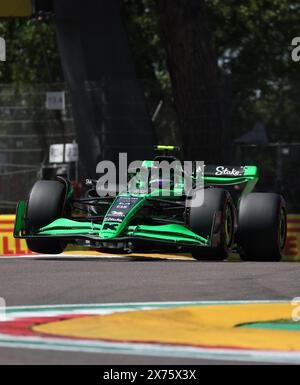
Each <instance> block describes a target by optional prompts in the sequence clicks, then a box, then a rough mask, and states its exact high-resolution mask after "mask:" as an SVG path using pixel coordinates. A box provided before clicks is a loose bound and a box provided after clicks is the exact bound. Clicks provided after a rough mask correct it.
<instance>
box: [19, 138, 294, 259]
mask: <svg viewBox="0 0 300 385" xmlns="http://www.w3.org/2000/svg"><path fill="white" fill-rule="evenodd" d="M158 149H160V150H172V147H167V146H159V147H158ZM161 161H164V162H169V163H172V162H173V161H176V158H175V157H174V156H170V155H169V153H168V154H167V155H166V154H165V153H164V155H159V156H158V157H156V158H155V159H154V160H153V161H145V162H144V163H143V165H142V168H144V169H152V168H153V167H154V166H155V165H156V164H157V162H161ZM131 176H132V175H131ZM188 178H190V179H191V181H192V183H194V181H196V179H197V178H198V180H199V175H198V174H197V170H195V169H193V172H192V173H191V174H189V175H188ZM201 178H202V181H203V184H202V185H201V187H198V188H193V189H191V191H190V192H189V193H186V192H184V190H183V188H182V183H180V181H179V182H178V181H177V183H171V184H170V183H169V184H167V183H165V182H166V181H165V180H163V179H160V178H158V180H155V183H156V184H157V186H158V187H157V188H156V190H155V191H153V189H152V190H150V191H147V189H144V190H143V189H140V190H139V192H135V193H132V192H131V193H129V192H128V190H127V191H126V192H124V193H122V192H120V193H118V194H117V195H116V196H115V197H102V196H100V195H101V194H99V190H98V189H97V187H96V186H97V185H96V183H97V182H96V181H91V180H89V181H88V183H87V184H88V185H90V189H89V191H88V192H87V193H86V195H85V197H84V198H81V199H75V198H74V196H73V189H72V187H71V185H70V183H69V182H68V181H67V180H64V179H59V180H57V181H44V180H41V181H38V182H36V184H35V185H34V186H33V188H32V190H31V192H30V194H29V197H28V199H27V201H21V202H20V203H19V205H18V208H17V216H16V223H15V231H14V235H15V237H16V238H21V239H26V240H27V244H28V247H29V249H30V250H32V251H33V252H37V253H42V254H60V253H62V252H63V251H64V249H65V247H66V246H67V244H79V245H81V246H86V247H87V248H90V249H93V250H97V251H101V252H103V251H104V252H115V253H124V252H126V253H132V252H143V253H146V252H160V253H164V252H166V253H170V252H177V253H192V255H193V257H194V258H195V259H197V260H200V261H201V260H211V261H223V260H225V259H227V258H228V256H229V254H230V253H232V252H236V253H239V254H240V256H241V258H242V259H243V260H244V261H274V262H275V261H280V260H281V258H282V255H283V252H284V248H285V243H286V234H287V219H286V207H285V202H284V199H283V198H282V196H280V195H277V194H273V193H256V192H255V193H253V192H252V191H253V189H254V187H255V185H256V183H257V181H258V171H257V168H256V167H255V166H243V167H240V166H239V167H232V166H230V167H229V166H228V167H227V166H221V165H219V166H205V168H204V173H202V174H201V175H200V179H201ZM167 182H170V181H167ZM147 183H148V185H149V184H150V185H151V184H152V183H153V181H151V180H150V181H149V180H148V182H147ZM166 186H168V187H166ZM144 187H145V186H144ZM180 189H181V193H178V192H179V191H180ZM200 196H202V197H203V204H199V205H193V204H191V202H193V201H195V200H197V199H200V198H199V197H200ZM200 200H201V199H200Z"/></svg>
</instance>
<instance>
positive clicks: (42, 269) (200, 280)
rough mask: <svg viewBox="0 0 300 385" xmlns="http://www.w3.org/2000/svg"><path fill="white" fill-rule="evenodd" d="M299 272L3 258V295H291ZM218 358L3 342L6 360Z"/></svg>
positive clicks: (19, 301)
mask: <svg viewBox="0 0 300 385" xmlns="http://www.w3.org/2000/svg"><path fill="white" fill-rule="evenodd" d="M299 277H300V264H297V263H288V262H284V263H278V264H273V263H271V264H267V263H241V262H224V263H210V262H207V263H202V262H201V263H200V262H197V261H193V260H162V259H157V258H142V257H137V258H134V257H131V258H115V257H112V258H111V257H109V258H103V257H101V258H92V257H88V256H82V257H80V258H78V257H76V258H75V257H74V258H73V257H71V256H61V257H39V256H36V257H31V258H26V259H25V258H18V257H16V258H1V257H0V297H4V298H5V300H6V303H7V305H8V306H27V305H61V304H94V303H103V304H104V303H126V302H131V303H132V302H155V301H225V300H251V301H253V300H286V301H291V300H292V299H293V298H295V297H299V296H300V279H299ZM216 363H220V362H218V361H211V360H194V359H182V358H167V357H163V358H160V357H147V356H130V355H113V354H107V355H104V354H90V353H79V352H78V353H76V352H55V351H38V350H27V349H12V348H0V364H74V365H75V364H96V365H97V364H106V365H120V364H121V365H126V364H136V365H139V364H153V365H156V364H160V365H165V364H176V365H186V364H194V365H195V364H197V365H198V364H216ZM222 363H223V362H222ZM224 363H225V364H228V363H232V362H224Z"/></svg>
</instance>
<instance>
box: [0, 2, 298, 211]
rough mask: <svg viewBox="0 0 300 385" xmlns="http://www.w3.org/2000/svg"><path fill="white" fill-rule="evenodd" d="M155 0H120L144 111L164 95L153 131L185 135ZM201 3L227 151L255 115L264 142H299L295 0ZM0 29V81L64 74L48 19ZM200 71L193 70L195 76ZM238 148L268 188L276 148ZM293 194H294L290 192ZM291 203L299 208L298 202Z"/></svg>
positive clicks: (293, 156) (290, 169)
mask: <svg viewBox="0 0 300 385" xmlns="http://www.w3.org/2000/svg"><path fill="white" fill-rule="evenodd" d="M189 1H194V0H173V1H172V2H173V3H174V6H176V7H182V9H184V7H186V6H187V4H188V3H189ZM161 2H163V0H160V1H156V0H140V1H136V0H123V12H124V20H125V22H126V25H127V30H128V35H129V39H130V44H131V47H132V51H133V54H134V57H135V63H136V69H137V72H138V76H139V78H140V79H141V80H142V82H143V87H144V91H145V95H146V98H147V101H148V104H149V111H150V112H153V111H154V110H155V107H156V105H157V104H158V102H159V101H160V100H164V101H165V107H164V110H163V112H162V114H161V116H160V118H159V119H158V122H157V123H156V125H157V133H158V139H159V140H160V141H161V142H168V143H171V142H175V141H176V142H177V143H184V135H183V132H182V121H181V120H180V114H179V113H178V112H179V111H178V108H180V106H179V105H178V103H177V104H176V100H174V98H176V92H174V82H173V83H172V80H174V79H172V66H174V65H176V63H175V64H174V63H170V58H169V57H168V50H167V49H166V41H165V39H164V37H165V31H164V28H165V25H162V23H163V21H164V20H165V16H166V15H164V14H163V12H164V11H163V8H162V7H159V6H158V4H159V3H161ZM201 3H202V1H201ZM204 3H205V6H206V14H207V21H208V26H209V29H210V31H211V35H212V47H213V50H214V52H215V54H216V57H217V62H218V68H219V72H220V79H221V81H220V85H221V87H222V88H224V89H225V92H224V93H223V95H224V99H225V101H226V103H225V106H226V111H225V112H226V119H227V124H226V136H227V141H228V143H231V147H228V149H227V151H228V152H230V153H231V154H232V161H234V160H236V159H235V158H236V157H238V156H241V155H238V154H236V151H235V148H234V146H233V144H232V143H233V142H234V140H235V139H237V138H238V137H240V136H241V135H242V134H243V133H245V132H248V131H249V130H251V129H252V128H253V127H254V125H255V124H256V123H257V122H262V123H263V124H264V125H265V128H266V132H267V135H268V138H269V142H279V141H280V142H300V130H299V127H300V114H299V105H300V95H299V88H300V71H299V63H294V62H293V61H292V60H291V50H292V47H291V46H290V44H291V41H292V39H293V38H294V37H295V36H299V33H300V27H299V20H300V3H299V1H298V0H297V1H296V0H249V1H247V2H240V1H238V0H228V1H226V2H225V1H222V0H206V1H204V0H203V4H204ZM0 35H1V36H5V37H6V39H7V41H8V45H7V49H8V52H7V56H8V61H7V65H5V66H1V67H0V82H1V83H15V84H16V85H18V84H24V83H25V84H26V83H47V82H62V81H63V80H64V79H63V74H62V70H61V66H60V58H59V54H58V50H57V43H56V36H55V27H54V23H53V21H51V20H46V21H45V20H44V21H38V20H36V19H32V20H26V19H12V20H3V21H0ZM199 38H200V37H199ZM170 74H171V75H170ZM203 75H204V74H203V73H201V72H199V77H201V76H203ZM212 86H213V85H212ZM177 93H178V91H177ZM269 152H270V155H267V154H268V153H269ZM299 152H300V150H297V151H296V150H293V149H292V150H291V151H290V153H289V159H288V161H286V162H285V161H283V165H282V167H283V170H282V172H283V174H284V175H285V179H284V184H285V190H288V192H287V194H289V190H292V189H293V188H292V186H291V185H289V183H290V182H289V180H290V179H291V177H292V176H293V173H294V170H295V168H296V167H297V166H298V163H299V160H300V155H299ZM242 156H243V159H242V160H245V161H248V160H251V157H252V161H251V163H256V162H258V163H260V164H264V165H265V169H266V171H265V172H266V174H267V175H268V173H269V176H270V178H269V179H268V178H266V180H267V181H268V184H269V186H265V188H266V189H267V188H268V187H269V188H270V187H272V188H273V187H274V186H270V185H271V184H272V183H274V184H275V185H276V181H275V179H276V175H275V174H276V167H277V166H278V164H276V149H274V151H273V150H272V151H264V149H263V148H262V149H258V150H257V149H253V150H249V151H245V152H244V153H243V155H242ZM248 158H249V159H248ZM216 161H218V159H216ZM274 175H275V176H274ZM272 178H273V179H272ZM272 180H273V182H272ZM293 183H294V181H293ZM291 199H292V200H293V201H294V202H296V200H297V198H296V196H295V197H291ZM293 208H295V209H297V210H299V209H300V207H298V205H297V203H294V205H293Z"/></svg>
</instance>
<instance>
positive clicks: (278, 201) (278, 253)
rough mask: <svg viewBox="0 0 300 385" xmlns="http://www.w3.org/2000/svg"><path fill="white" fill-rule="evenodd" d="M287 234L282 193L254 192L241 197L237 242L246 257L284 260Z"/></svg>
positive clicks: (276, 260)
mask: <svg viewBox="0 0 300 385" xmlns="http://www.w3.org/2000/svg"><path fill="white" fill-rule="evenodd" d="M286 236H287V215H286V206H285V201H284V199H283V197H282V196H281V195H278V194H269V193H252V194H249V195H248V196H246V197H245V198H244V199H242V201H241V204H240V208H239V230H238V236H237V243H238V247H239V248H240V249H241V252H240V256H241V259H242V260H243V261H253V262H255V261H256V262H279V261H281V259H282V257H283V253H284V249H285V244H286Z"/></svg>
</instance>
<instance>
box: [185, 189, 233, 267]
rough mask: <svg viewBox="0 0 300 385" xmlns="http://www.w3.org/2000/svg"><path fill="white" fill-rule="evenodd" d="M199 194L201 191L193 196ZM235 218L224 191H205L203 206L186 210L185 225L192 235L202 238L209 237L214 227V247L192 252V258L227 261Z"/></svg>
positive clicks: (231, 243)
mask: <svg viewBox="0 0 300 385" xmlns="http://www.w3.org/2000/svg"><path fill="white" fill-rule="evenodd" d="M200 193H201V194H202V193H203V191H201V190H197V191H196V192H195V193H194V194H196V195H197V194H200ZM194 198H195V196H194ZM235 218H236V215H235V207H234V205H233V202H232V199H231V196H230V194H229V193H228V192H227V191H226V190H223V189H217V188H211V189H205V190H204V203H203V205H202V206H199V207H191V208H188V209H187V222H188V223H187V224H188V227H189V228H190V229H191V230H192V231H193V232H194V233H196V234H198V235H201V236H203V237H208V236H209V237H210V236H211V235H212V229H213V226H214V225H215V228H214V246H213V247H212V248H203V249H201V250H199V251H198V252H194V253H193V257H194V258H195V259H197V260H199V261H224V260H225V259H227V258H228V257H229V253H230V250H231V248H232V245H233V242H234V233H235V227H236V226H235V223H236V219H235Z"/></svg>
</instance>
